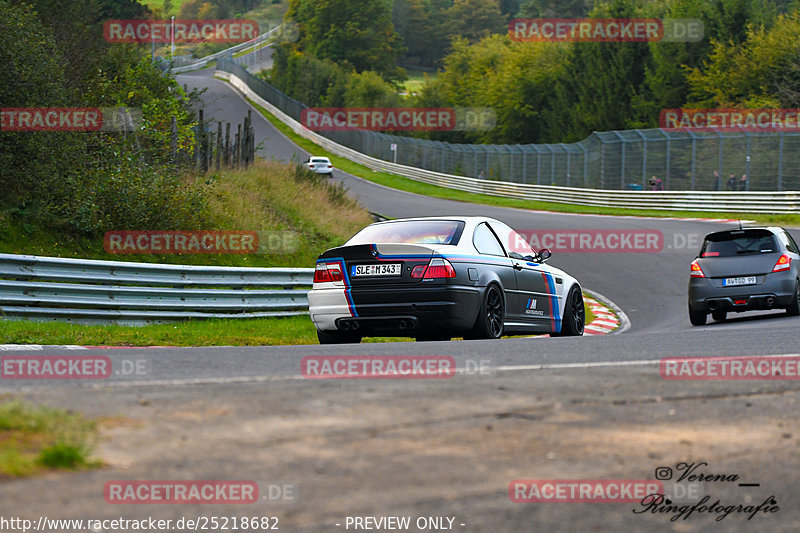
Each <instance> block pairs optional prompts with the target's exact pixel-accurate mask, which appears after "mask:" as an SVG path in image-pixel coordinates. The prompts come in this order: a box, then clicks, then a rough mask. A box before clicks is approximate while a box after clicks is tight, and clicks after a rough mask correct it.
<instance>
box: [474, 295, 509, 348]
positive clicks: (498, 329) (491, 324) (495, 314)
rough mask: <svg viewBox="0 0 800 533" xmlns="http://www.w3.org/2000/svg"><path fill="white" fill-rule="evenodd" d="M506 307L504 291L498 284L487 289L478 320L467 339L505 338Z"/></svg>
mask: <svg viewBox="0 0 800 533" xmlns="http://www.w3.org/2000/svg"><path fill="white" fill-rule="evenodd" d="M505 311H506V305H505V301H504V298H503V291H502V290H501V289H500V287H499V286H498V285H496V284H494V283H493V284H491V285H489V286H488V287H486V291H485V292H484V293H483V301H482V302H481V309H480V311H478V318H477V319H475V325H474V326H473V327H472V331H470V332H469V333H468V334H467V335H465V336H464V338H465V339H467V338H469V339H499V338H500V337H502V336H503V330H504V329H505V325H504V323H503V320H504V318H505Z"/></svg>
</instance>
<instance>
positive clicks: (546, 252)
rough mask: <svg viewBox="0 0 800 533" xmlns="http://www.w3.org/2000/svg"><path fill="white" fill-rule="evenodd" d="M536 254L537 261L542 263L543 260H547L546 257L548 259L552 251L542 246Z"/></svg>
mask: <svg viewBox="0 0 800 533" xmlns="http://www.w3.org/2000/svg"><path fill="white" fill-rule="evenodd" d="M537 255H538V256H539V262H540V263H544V262H545V261H547V260H548V259H550V257H551V256H552V255H553V254H552V252H550V250H548V249H547V248H542V249H541V250H539V253H538V254H537Z"/></svg>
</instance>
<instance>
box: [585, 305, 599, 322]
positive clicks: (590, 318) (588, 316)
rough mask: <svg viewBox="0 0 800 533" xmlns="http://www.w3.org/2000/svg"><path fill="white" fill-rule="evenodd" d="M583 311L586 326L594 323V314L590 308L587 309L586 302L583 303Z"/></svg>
mask: <svg viewBox="0 0 800 533" xmlns="http://www.w3.org/2000/svg"><path fill="white" fill-rule="evenodd" d="M583 311H584V312H585V313H586V319H585V320H584V322H586V323H587V324H591V323H592V322H594V319H595V318H597V317H596V316H594V313H592V308H591V307H589V304H587V303H586V302H583Z"/></svg>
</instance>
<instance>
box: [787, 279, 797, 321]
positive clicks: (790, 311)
mask: <svg viewBox="0 0 800 533" xmlns="http://www.w3.org/2000/svg"><path fill="white" fill-rule="evenodd" d="M786 313H787V314H788V315H789V316H798V315H800V280H798V281H797V282H796V283H795V285H794V301H793V302H792V304H791V305H790V306H789V307H787V308H786Z"/></svg>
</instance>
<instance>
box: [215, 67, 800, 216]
mask: <svg viewBox="0 0 800 533" xmlns="http://www.w3.org/2000/svg"><path fill="white" fill-rule="evenodd" d="M228 63H229V62H228ZM224 66H225V68H226V69H227V70H230V71H231V72H227V71H226V72H221V74H223V75H224V76H225V77H228V78H229V80H230V82H231V84H232V85H233V86H234V87H236V88H237V89H239V90H240V91H242V92H243V93H244V94H245V95H246V96H247V97H248V98H250V99H252V100H254V101H255V102H257V103H258V104H259V105H261V106H263V107H264V108H266V109H267V110H268V111H269V112H270V113H272V114H273V115H275V116H276V117H277V118H278V119H279V120H280V121H281V122H283V123H284V124H286V125H287V126H289V128H291V130H292V131H294V132H295V133H297V134H298V135H300V136H302V137H304V138H306V139H308V140H310V141H313V142H314V143H316V144H318V145H320V146H322V147H323V148H325V149H326V150H328V151H329V152H331V153H333V154H336V155H338V156H341V157H344V158H346V159H349V160H351V161H354V162H356V163H359V164H361V165H364V166H365V167H367V168H370V169H372V170H377V171H386V172H391V173H393V174H397V175H400V176H405V177H407V178H411V179H414V180H417V181H421V182H424V183H429V184H431V185H438V186H440V187H446V188H449V189H457V190H461V191H465V192H473V193H479V194H487V195H491V196H502V197H507V198H519V199H523V200H533V201H545V202H558V203H564V204H573V205H589V206H599V207H613V208H622V209H654V210H664V211H669V210H682V211H712V212H750V213H800V192H748V191H741V192H718V191H625V190H601V189H584V188H575V187H560V186H554V185H535V184H528V183H515V182H509V181H495V180H486V179H478V178H469V177H465V176H456V175H453V174H444V173H441V172H433V171H430V170H424V169H420V168H415V167H411V166H406V165H400V164H397V163H392V162H389V161H384V160H382V159H377V158H374V157H370V156H368V155H365V154H362V153H360V152H358V151H356V150H353V149H352V148H348V147H346V146H342V145H341V144H338V143H336V142H334V141H332V140H330V139H328V138H327V137H324V136H323V135H320V134H319V133H316V132H313V131H311V130H309V129H307V128H305V127H304V126H303V125H302V124H300V123H299V122H298V121H297V120H295V119H294V118H292V117H290V116H289V115H287V114H286V113H284V112H283V111H281V110H280V109H279V108H278V107H276V106H275V105H273V104H272V103H270V102H268V101H267V100H265V99H264V98H262V97H261V96H259V94H257V93H256V91H254V90H253V89H252V88H251V87H250V86H249V85H248V84H247V82H246V81H245V80H244V79H242V78H240V77H238V76H237V75H236V74H235V73H236V72H237V70H236V69H239V68H240V67H238V66H237V65H230V64H227V65H224ZM238 73H239V74H242V75H246V74H247V73H246V72H238ZM245 77H246V76H245ZM248 79H249V78H248Z"/></svg>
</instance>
